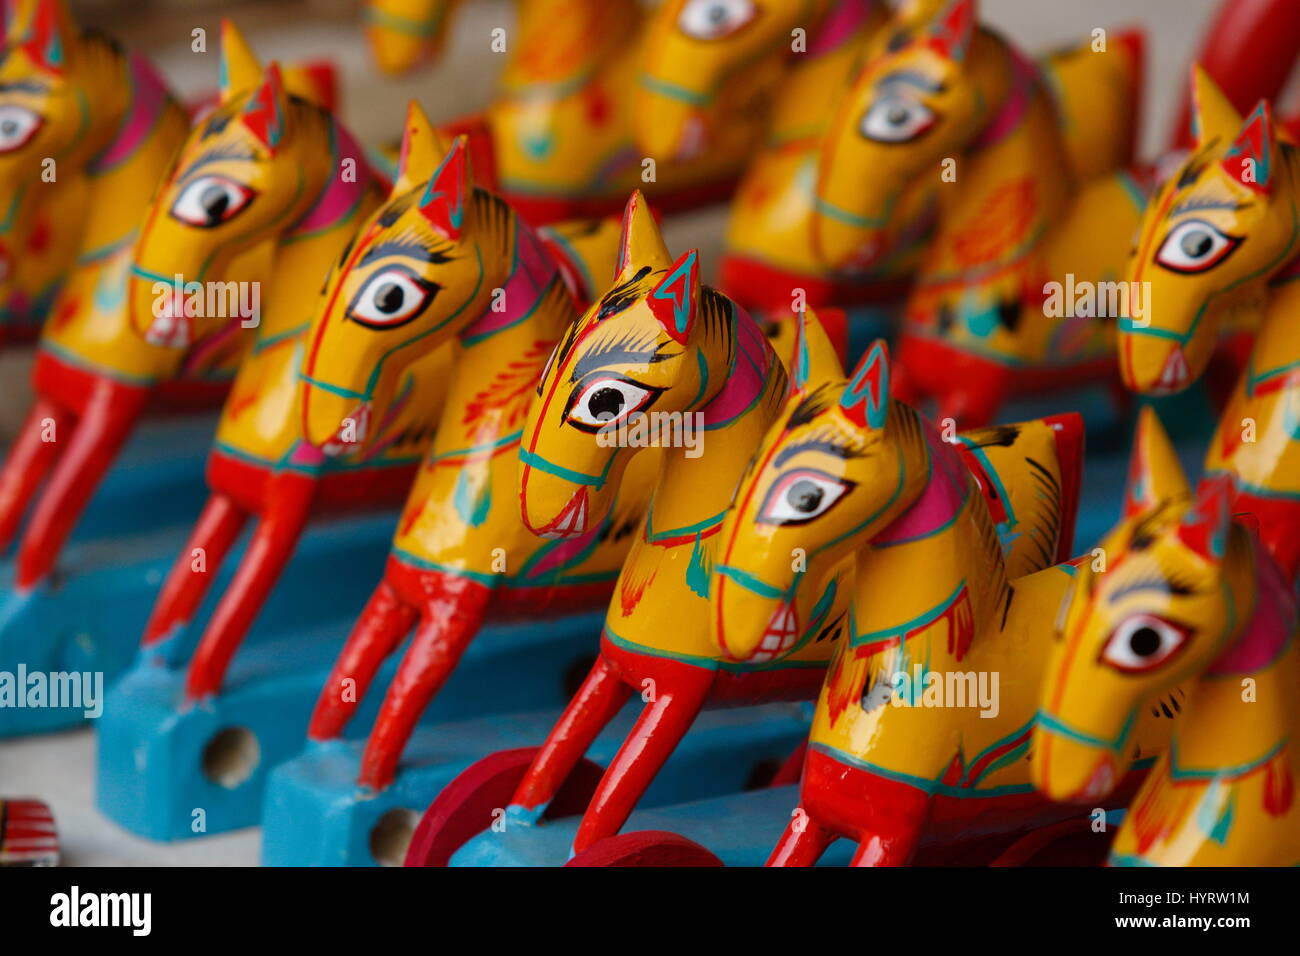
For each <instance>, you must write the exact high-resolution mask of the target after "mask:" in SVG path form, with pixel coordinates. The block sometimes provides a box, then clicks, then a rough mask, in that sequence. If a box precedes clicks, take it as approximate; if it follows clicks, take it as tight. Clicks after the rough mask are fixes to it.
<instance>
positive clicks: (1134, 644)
mask: <svg viewBox="0 0 1300 956" xmlns="http://www.w3.org/2000/svg"><path fill="white" fill-rule="evenodd" d="M1128 646H1129V648H1130V649H1131V650H1132V651H1133V653H1134V655H1136V656H1137V657H1150V656H1151V655H1152V654H1154V653H1155V652H1156V651H1158V650H1160V635H1159V634H1157V633H1156V631H1155V628H1151V627H1139V628H1138V629H1137V630H1136V631H1134V632H1133V634H1132V636H1131V637H1129V639H1128Z"/></svg>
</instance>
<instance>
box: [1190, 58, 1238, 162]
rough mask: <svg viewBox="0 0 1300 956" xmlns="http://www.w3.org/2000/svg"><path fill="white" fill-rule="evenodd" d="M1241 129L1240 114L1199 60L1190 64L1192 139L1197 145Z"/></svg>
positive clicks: (1230, 136) (1224, 138) (1234, 133)
mask: <svg viewBox="0 0 1300 956" xmlns="http://www.w3.org/2000/svg"><path fill="white" fill-rule="evenodd" d="M1239 129H1241V114H1240V113H1238V112H1237V108H1236V107H1235V106H1233V105H1232V103H1231V102H1230V101H1229V99H1228V97H1226V96H1225V95H1224V93H1223V90H1221V89H1220V88H1219V84H1218V83H1215V82H1214V78H1213V77H1211V76H1210V74H1209V73H1207V72H1206V71H1205V68H1204V67H1202V66H1201V64H1199V63H1193V64H1192V139H1193V140H1194V141H1195V142H1196V144H1197V145H1198V146H1203V145H1205V144H1206V143H1208V142H1209V141H1210V140H1212V139H1214V138H1215V137H1218V138H1219V139H1222V140H1224V141H1225V142H1226V141H1227V140H1230V139H1231V138H1232V137H1233V136H1235V135H1236V133H1237V130H1239Z"/></svg>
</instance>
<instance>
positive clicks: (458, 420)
mask: <svg viewBox="0 0 1300 956" xmlns="http://www.w3.org/2000/svg"><path fill="white" fill-rule="evenodd" d="M509 227H510V230H511V233H512V242H511V247H512V251H511V253H510V259H509V260H508V263H509V264H508V266H506V267H505V269H504V270H503V271H504V273H505V278H504V279H503V280H501V284H500V285H499V286H498V288H500V289H501V290H502V293H503V294H502V295H501V296H500V297H497V296H496V295H493V296H491V297H490V299H489V300H488V304H487V305H486V306H485V307H484V308H483V310H482V311H481V312H480V314H479V315H478V316H477V317H476V318H475V319H473V320H472V321H471V322H470V323H469V325H467V326H466V327H465V328H464V329H463V330H462V331H461V332H460V333H459V336H458V338H457V342H456V345H455V349H456V357H455V359H454V365H453V368H454V372H453V377H452V382H451V385H450V388H449V390H448V395H447V399H446V403H445V405H444V410H443V416H442V423H441V424H440V425H439V428H438V432H437V438H436V440H435V445H434V450H435V453H436V454H442V453H445V452H446V450H447V449H448V448H452V447H456V448H463V447H468V446H470V445H477V444H479V443H481V441H482V440H483V439H484V437H485V435H486V433H487V432H488V431H490V430H492V428H493V426H494V424H495V426H496V428H495V432H494V434H495V436H496V437H497V438H501V437H503V434H502V433H505V434H511V433H515V432H518V431H520V430H521V429H522V428H523V418H524V415H525V414H526V413H527V410H528V406H529V403H530V402H531V399H532V397H533V395H534V393H535V391H536V387H537V380H538V378H539V377H540V376H541V373H542V369H543V368H544V366H545V364H546V359H547V357H548V356H549V355H550V354H551V352H552V350H553V349H554V347H555V343H556V342H557V341H559V338H560V336H561V335H562V334H563V333H564V330H565V329H566V328H567V327H568V326H569V325H570V324H571V323H572V322H573V321H574V319H575V318H576V316H575V314H574V306H573V300H572V299H571V298H570V296H569V293H568V289H567V287H566V286H565V284H564V279H563V277H562V276H561V274H560V268H559V264H558V263H557V262H556V260H555V258H554V257H553V256H552V255H551V253H550V251H549V250H548V249H547V248H546V245H545V244H544V243H543V242H542V240H541V239H540V238H539V237H538V235H537V234H536V232H534V231H533V229H532V227H531V226H529V225H528V224H527V223H526V222H524V220H523V219H521V218H519V217H518V216H516V215H514V213H513V212H512V213H511V216H510V222H509ZM480 251H481V253H482V254H484V255H497V256H500V252H499V251H498V250H492V251H488V250H480ZM488 271H489V272H497V274H498V275H499V274H500V272H498V271H497V270H491V269H490V270H488ZM493 301H501V302H502V303H504V308H503V310H502V311H499V312H497V311H493V309H492V304H491V303H492V302H493ZM498 413H499V414H498ZM489 418H491V421H489Z"/></svg>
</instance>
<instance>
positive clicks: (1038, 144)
mask: <svg viewBox="0 0 1300 956" xmlns="http://www.w3.org/2000/svg"><path fill="white" fill-rule="evenodd" d="M985 55H986V56H990V57H994V58H996V59H994V61H993V62H992V63H990V64H989V69H988V70H987V71H985V72H984V73H983V74H973V75H972V82H975V83H981V84H982V85H983V86H984V87H985V89H984V90H982V95H984V96H985V97H986V99H987V101H988V103H989V107H988V111H987V118H986V119H985V121H984V122H983V123H982V124H981V125H980V127H979V129H978V131H977V132H976V133H975V135H974V136H972V137H971V138H970V139H969V140H967V141H966V143H965V144H964V145H963V146H962V148H961V158H960V159H959V160H958V161H957V176H958V178H959V180H960V182H961V183H963V184H964V185H963V186H962V187H961V188H959V189H950V190H949V189H943V190H940V191H939V202H940V206H939V232H940V243H939V245H940V246H942V245H943V243H942V237H943V235H944V234H949V235H951V234H953V233H963V234H964V233H966V232H968V231H969V230H971V229H972V228H977V229H980V230H983V229H985V228H986V227H987V219H988V217H989V216H990V215H994V214H996V215H1006V213H1005V212H1004V211H999V212H996V213H991V212H990V208H991V207H992V204H993V203H995V202H996V203H999V206H998V208H999V209H1005V208H1006V206H1005V204H1006V203H1008V202H1018V203H1019V208H1017V210H1016V212H1017V213H1018V214H1019V213H1020V212H1021V210H1026V209H1027V211H1028V213H1029V217H1030V221H1029V222H1028V223H1027V224H1025V225H1024V227H1023V229H1022V231H1021V235H1023V236H1027V237H1031V238H1032V237H1037V236H1040V235H1041V234H1042V232H1043V231H1044V230H1045V228H1046V227H1047V225H1048V224H1049V223H1050V222H1051V221H1052V220H1053V219H1054V217H1055V215H1056V214H1057V213H1058V212H1059V211H1060V207H1061V205H1062V203H1063V201H1064V198H1065V197H1066V195H1067V194H1068V188H1067V187H1066V186H1065V185H1064V184H1063V181H1062V178H1063V177H1065V178H1066V179H1068V176H1069V173H1068V163H1067V157H1066V153H1065V144H1064V140H1063V138H1062V136H1061V133H1060V129H1059V127H1058V125H1057V117H1056V113H1055V106H1054V104H1053V103H1052V99H1051V97H1050V96H1049V95H1048V92H1047V90H1046V88H1045V86H1044V85H1043V80H1042V77H1041V74H1040V71H1039V69H1038V67H1037V66H1036V65H1035V64H1034V63H1033V62H1032V61H1030V60H1029V59H1028V58H1027V57H1026V56H1025V55H1024V54H1022V53H1021V52H1020V51H1019V50H1017V49H1015V48H1014V47H1012V46H1011V45H1010V44H1008V43H1006V42H1005V41H1003V40H1001V39H1000V38H998V39H996V41H995V46H994V47H993V48H992V50H991V51H990V52H989V53H987V54H985ZM998 71H1000V75H1001V76H1002V77H1004V78H1005V79H1003V80H1000V81H998V82H997V83H989V82H988V81H987V79H986V77H987V76H989V75H990V74H992V75H998ZM1029 189H1032V194H1031V195H1030V196H1026V197H1025V198H1022V199H1017V194H1021V195H1023V194H1025V192H1026V190H1029ZM1023 251H1024V250H1023V249H1021V248H1020V246H1016V247H1015V248H1012V249H1010V250H1006V251H1005V252H1004V254H1003V257H1004V258H1007V257H1012V256H1015V255H1017V254H1020V253H1022V252H1023Z"/></svg>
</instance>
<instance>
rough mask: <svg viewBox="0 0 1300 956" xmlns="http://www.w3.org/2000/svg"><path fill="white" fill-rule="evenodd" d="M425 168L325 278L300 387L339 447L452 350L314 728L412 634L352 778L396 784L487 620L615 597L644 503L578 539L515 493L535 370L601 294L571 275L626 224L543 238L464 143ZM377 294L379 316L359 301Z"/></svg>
mask: <svg viewBox="0 0 1300 956" xmlns="http://www.w3.org/2000/svg"><path fill="white" fill-rule="evenodd" d="M412 133H415V134H416V135H417V136H418V138H419V140H420V141H423V142H425V143H428V142H429V138H430V135H431V130H430V129H429V127H428V124H427V122H422V123H421V124H420V125H419V126H418V127H408V143H407V149H406V153H407V154H408V156H409V154H410V151H411V147H412V144H411V142H410V139H411V136H412ZM435 163H436V168H435V165H434V164H435ZM426 164H427V166H428V168H427V171H426V172H425V173H424V178H423V179H421V178H420V177H419V176H415V175H412V173H411V172H410V171H409V169H408V171H407V173H406V174H405V176H404V180H403V181H402V182H400V183H399V184H398V187H397V188H396V189H395V190H394V192H393V194H392V196H391V197H390V198H389V199H388V201H387V202H386V203H385V204H384V206H383V207H382V208H381V209H380V210H379V211H378V212H377V213H376V214H375V216H374V217H372V219H371V221H370V223H369V225H368V226H367V227H366V228H365V229H364V230H363V231H362V233H361V235H360V236H359V237H358V239H357V241H356V242H355V243H354V244H353V245H352V247H351V248H350V249H349V251H348V253H347V255H346V257H345V258H344V260H343V262H342V263H341V264H340V266H339V268H338V269H336V270H335V272H334V273H333V274H332V275H331V277H330V280H329V282H328V283H327V284H326V290H325V294H324V298H323V303H324V304H323V306H322V308H321V309H320V310H319V311H318V312H317V314H316V316H315V317H314V319H313V320H312V324H311V328H310V330H309V332H308V333H307V338H306V349H305V352H304V359H303V363H302V375H301V378H302V381H301V386H300V390H301V402H300V404H301V409H302V416H303V417H302V423H303V430H304V434H305V435H306V436H307V437H308V439H309V440H311V441H312V442H313V443H315V444H316V445H317V446H321V447H326V448H328V447H329V445H330V444H331V443H332V442H334V441H336V439H337V435H338V431H339V429H340V423H341V422H343V421H346V420H354V419H355V418H356V417H357V416H358V414H359V413H358V403H360V404H361V405H363V406H366V408H367V410H366V412H365V413H364V416H365V417H368V418H373V417H374V416H375V415H376V414H378V410H379V409H382V408H384V407H386V406H388V405H390V404H391V403H392V401H393V399H394V396H395V393H397V392H399V391H400V389H401V386H400V383H401V382H402V380H403V379H404V378H405V377H406V376H408V375H409V374H410V371H409V370H410V369H412V368H414V367H415V366H416V365H418V364H419V363H420V362H422V361H427V359H426V358H425V356H428V355H430V354H434V353H436V352H439V351H442V352H448V351H449V352H450V355H449V356H448V368H449V372H448V374H449V382H448V394H447V397H446V401H445V403H444V404H443V407H442V413H441V416H440V417H439V419H438V421H437V437H436V438H435V439H434V443H433V446H432V447H431V448H430V449H429V452H428V454H427V456H426V457H425V459H424V463H423V465H422V466H421V468H420V470H419V474H418V476H417V478H416V481H415V484H414V486H413V487H412V488H411V490H410V494H409V496H408V498H407V502H406V506H405V508H404V510H403V513H402V517H401V520H400V522H399V524H398V528H397V531H396V533H395V535H394V538H393V547H392V552H391V555H390V557H389V560H388V564H387V567H386V569H385V571H384V576H383V579H382V580H381V581H380V582H379V585H378V586H377V587H376V589H375V591H374V593H373V595H372V596H371V599H370V601H369V602H368V604H367V606H366V608H365V609H364V610H363V611H362V613H361V615H360V617H359V618H358V620H357V623H356V626H355V627H354V629H353V631H352V634H351V635H350V637H349V639H348V642H347V644H346V646H345V648H344V650H343V652H342V653H341V654H340V656H339V658H338V661H337V662H336V663H335V666H334V671H333V673H332V674H331V676H330V678H329V680H328V681H327V682H326V684H325V686H324V687H323V688H322V690H321V695H320V699H319V702H318V703H317V706H316V711H315V714H314V716H313V718H312V722H311V725H310V728H309V734H310V736H311V737H312V738H313V739H317V740H320V739H328V738H331V737H334V736H337V735H338V734H339V733H340V732H341V730H342V728H343V726H344V725H345V724H346V723H347V721H348V720H349V719H350V718H351V717H352V715H353V713H354V712H355V709H356V707H357V706H358V704H359V702H360V699H361V698H362V696H363V695H364V694H365V693H366V691H367V689H368V686H369V684H370V683H371V681H372V680H373V678H374V675H375V672H376V671H377V669H378V668H379V665H380V664H381V663H382V661H383V659H384V658H385V657H386V656H387V655H389V654H391V653H392V652H393V651H394V650H396V649H397V647H398V646H400V645H401V643H402V642H403V641H404V640H405V638H406V636H407V634H408V632H410V631H411V630H412V628H414V631H415V634H414V637H413V639H412V643H411V646H410V648H409V649H408V650H407V652H406V654H405V656H404V657H403V659H402V662H401V666H400V667H399V669H398V672H397V675H396V677H395V678H394V680H393V682H392V684H391V685H390V686H389V688H388V693H387V696H386V697H385V699H384V703H383V706H382V708H381V709H380V713H379V716H378V718H377V719H376V722H375V725H374V728H373V730H372V732H371V734H370V739H369V743H368V745H367V747H366V750H365V753H364V756H363V758H362V765H361V771H360V777H359V782H360V783H361V784H362V785H364V786H368V787H371V788H374V789H381V788H383V787H386V786H387V785H388V784H389V783H391V782H392V780H393V778H394V775H395V773H396V769H397V765H398V761H399V758H400V757H401V754H402V749H403V747H404V746H405V744H406V741H407V739H408V737H409V735H410V733H411V730H412V729H413V727H414V726H415V723H416V721H417V720H418V719H419V716H420V714H421V712H422V711H423V710H424V708H425V707H426V706H427V705H428V702H429V701H430V699H432V697H433V696H434V694H436V693H437V691H438V690H439V688H440V687H441V686H442V684H443V683H444V682H445V681H446V680H447V678H448V677H449V676H450V675H451V673H452V671H453V669H454V668H455V666H456V664H457V663H458V661H459V660H460V658H461V656H462V654H463V653H464V651H465V649H466V647H467V646H468V645H469V642H470V641H471V640H472V639H473V638H474V637H475V636H476V635H477V634H478V632H479V630H480V629H481V627H482V625H483V622H484V621H485V620H486V619H488V618H493V619H502V618H507V619H508V618H512V617H515V618H517V617H521V616H530V617H535V616H536V615H537V614H538V613H544V612H545V613H556V612H562V611H566V610H571V609H575V608H581V607H593V606H599V605H600V604H603V603H605V602H606V601H607V600H608V598H609V592H610V590H611V589H612V587H613V584H614V579H615V578H616V577H617V575H618V569H619V567H620V566H621V564H622V562H623V557H624V555H625V554H626V552H627V548H628V545H629V544H630V541H631V529H633V528H635V527H636V524H637V522H638V519H639V517H640V514H641V507H642V502H641V501H638V495H637V494H635V492H636V490H637V483H636V482H633V485H632V490H633V492H634V493H633V494H632V495H631V496H630V502H631V503H630V504H617V505H615V506H614V507H613V508H612V509H611V513H610V515H609V517H607V518H606V520H604V521H603V522H600V523H599V524H595V525H593V526H592V527H590V528H589V529H587V531H586V533H584V534H582V535H580V536H578V537H574V538H568V539H565V540H557V541H545V540H542V539H539V538H537V537H536V536H534V535H532V534H531V533H529V531H528V530H527V529H526V528H525V527H524V526H523V524H522V523H521V522H520V520H519V509H518V504H517V501H518V498H517V487H516V486H517V471H518V464H517V453H518V448H519V442H520V438H521V436H522V434H523V426H524V421H525V417H526V415H527V413H528V409H529V406H530V405H531V404H532V403H533V401H534V399H535V396H536V394H537V381H538V379H539V378H540V377H541V373H542V369H543V367H544V366H545V364H546V361H547V358H548V356H550V355H551V353H552V352H553V351H554V348H555V345H556V342H557V341H558V340H559V338H560V336H561V334H562V333H563V332H564V331H565V330H566V329H567V328H568V327H569V326H570V324H571V323H572V322H573V320H574V318H575V317H576V312H575V307H574V294H573V293H576V294H577V296H578V297H579V298H582V299H586V298H587V297H588V296H589V295H590V291H589V287H587V286H586V285H585V283H584V282H579V283H578V284H577V285H576V287H575V288H574V289H573V292H572V293H571V291H570V286H569V283H568V281H566V275H569V276H572V275H574V273H575V270H574V269H573V264H574V263H580V264H581V269H580V270H579V271H580V272H583V273H587V272H590V271H591V270H592V269H597V270H599V271H601V272H607V271H609V270H612V267H613V262H614V258H615V252H616V249H617V242H618V231H617V229H616V228H611V227H609V226H607V225H605V224H599V223H598V224H595V225H593V226H590V227H586V228H583V229H568V230H566V231H565V232H567V236H566V235H564V234H563V233H561V232H560V231H548V232H547V233H546V234H539V233H538V232H535V231H534V230H533V229H532V228H531V227H530V226H529V225H528V224H527V223H526V222H525V221H524V220H523V219H522V218H521V217H520V216H519V215H518V214H517V213H516V212H515V211H514V210H512V209H511V208H510V207H509V206H508V205H507V204H506V203H505V202H504V201H503V200H501V199H500V198H499V197H497V196H495V195H493V194H491V193H489V192H487V191H485V190H483V189H481V188H479V187H477V186H475V184H474V181H473V178H472V176H471V173H470V169H469V166H468V162H467V157H466V154H465V145H464V140H463V139H461V140H457V142H456V144H455V146H454V147H453V148H452V149H451V151H450V152H449V153H447V154H446V156H445V157H444V156H442V155H434V156H424V157H423V160H422V161H421V162H420V163H418V164H417V165H416V166H415V168H417V169H418V168H421V167H422V166H424V165H426ZM407 165H408V166H410V161H409V160H408V164H407ZM577 249H581V250H582V251H581V252H580V253H576V254H575V252H574V251H573V250H577ZM390 300H391V301H390ZM372 302H373V303H375V304H376V305H379V306H381V309H380V311H378V312H374V313H371V312H365V311H362V312H358V311H357V310H358V304H360V305H361V306H368V304H369V303H372ZM390 305H391V308H388V306H390ZM647 477H648V476H647ZM640 484H641V485H644V484H645V482H644V481H642V482H641V483H640ZM641 497H643V496H641ZM345 689H352V690H354V691H355V692H354V693H345Z"/></svg>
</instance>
